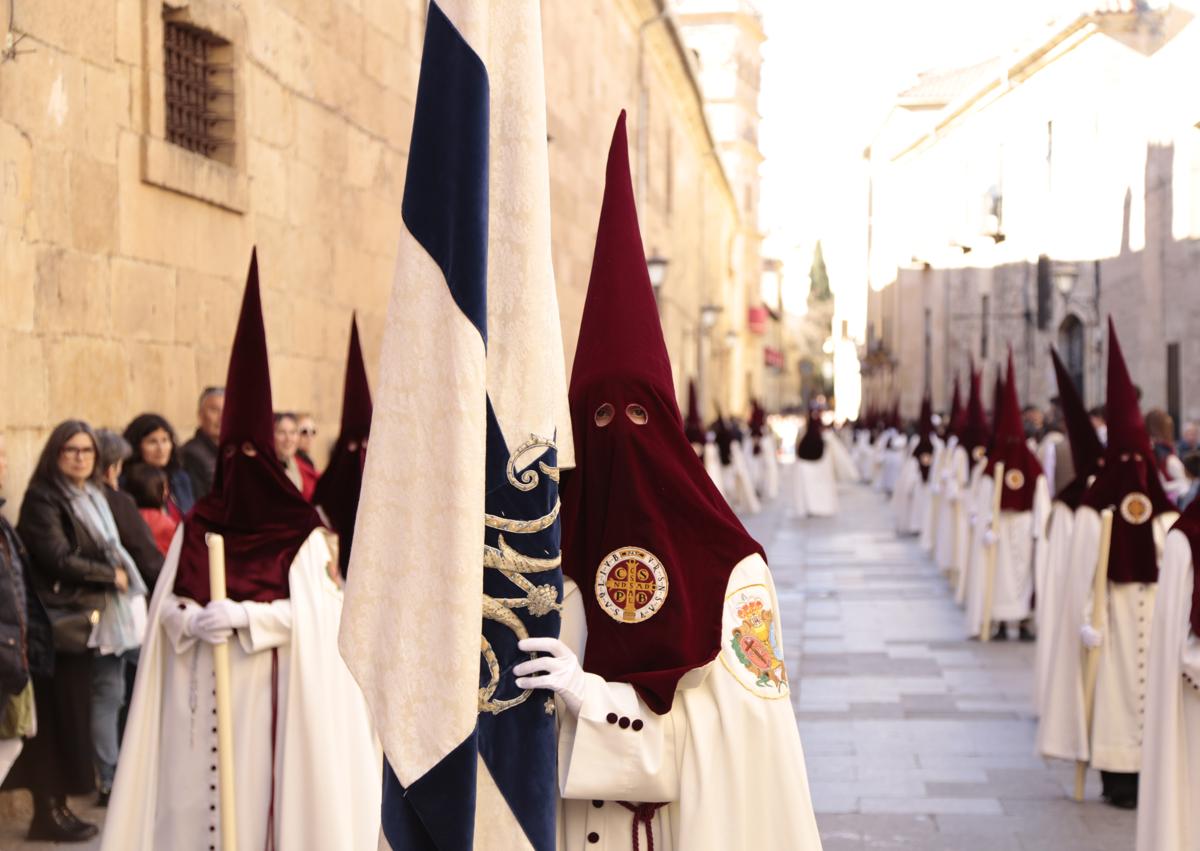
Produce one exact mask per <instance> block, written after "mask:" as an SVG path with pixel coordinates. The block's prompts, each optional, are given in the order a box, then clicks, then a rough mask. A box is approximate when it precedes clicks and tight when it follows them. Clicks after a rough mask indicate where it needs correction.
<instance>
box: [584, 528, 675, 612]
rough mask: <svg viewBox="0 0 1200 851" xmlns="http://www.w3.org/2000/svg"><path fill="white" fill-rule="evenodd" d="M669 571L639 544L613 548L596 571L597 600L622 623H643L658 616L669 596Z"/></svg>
mask: <svg viewBox="0 0 1200 851" xmlns="http://www.w3.org/2000/svg"><path fill="white" fill-rule="evenodd" d="M667 588H668V582H667V570H666V568H664V567H663V566H662V562H660V561H659V560H658V558H657V557H656V556H654V555H653V554H652V553H648V552H646V551H645V550H643V549H641V548H639V547H621V548H620V549H618V550H613V551H612V552H611V553H609V554H608V555H606V556H605V557H604V560H603V561H601V562H600V567H599V569H598V570H597V571H596V601H597V602H598V603H599V604H600V608H602V609H604V612H605V614H607V615H608V616H609V617H610V618H612V619H613V620H615V621H617V622H619V623H641V622H642V621H644V620H648V619H650V618H652V617H654V615H656V614H657V613H658V611H659V609H661V608H662V605H663V603H664V602H666V599H667Z"/></svg>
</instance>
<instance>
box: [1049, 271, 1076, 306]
mask: <svg viewBox="0 0 1200 851" xmlns="http://www.w3.org/2000/svg"><path fill="white" fill-rule="evenodd" d="M1078 279H1079V269H1078V268H1077V267H1076V266H1075V264H1074V263H1055V264H1054V288H1055V289H1056V290H1058V294H1059V295H1061V296H1062V297H1063V298H1064V299H1069V298H1070V297H1071V290H1073V289H1074V288H1075V281H1077V280H1078Z"/></svg>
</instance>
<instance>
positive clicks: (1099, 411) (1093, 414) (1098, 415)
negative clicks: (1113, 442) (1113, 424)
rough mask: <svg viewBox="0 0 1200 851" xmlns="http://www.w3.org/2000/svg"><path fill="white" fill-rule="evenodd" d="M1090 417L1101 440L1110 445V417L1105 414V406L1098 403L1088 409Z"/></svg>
mask: <svg viewBox="0 0 1200 851" xmlns="http://www.w3.org/2000/svg"><path fill="white" fill-rule="evenodd" d="M1088 418H1089V419H1090V420H1091V421H1092V428H1094V429H1095V430H1096V436H1097V437H1099V438H1100V442H1101V443H1103V444H1104V445H1105V446H1108V417H1107V416H1106V415H1105V412H1104V406H1103V405H1097V406H1096V407H1094V408H1092V409H1091V410H1090V411H1088Z"/></svg>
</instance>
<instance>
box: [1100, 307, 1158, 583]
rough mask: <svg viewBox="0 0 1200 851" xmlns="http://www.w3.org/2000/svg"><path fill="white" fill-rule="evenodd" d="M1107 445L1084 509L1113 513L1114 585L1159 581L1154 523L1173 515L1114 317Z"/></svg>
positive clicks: (1111, 571)
mask: <svg viewBox="0 0 1200 851" xmlns="http://www.w3.org/2000/svg"><path fill="white" fill-rule="evenodd" d="M1104 411H1105V417H1106V420H1107V422H1108V446H1107V447H1105V450H1104V466H1103V468H1102V469H1100V470H1099V471H1098V473H1097V475H1096V480H1095V481H1094V482H1092V486H1091V487H1090V488H1088V489H1087V490H1086V491H1085V492H1084V494H1083V499H1082V500H1081V503H1082V504H1083V505H1086V506H1089V507H1090V508H1094V509H1096V510H1097V511H1101V510H1103V509H1105V508H1112V509H1114V510H1113V529H1112V542H1111V544H1110V546H1109V557H1108V579H1109V581H1110V582H1157V581H1158V549H1157V546H1156V545H1155V542H1154V524H1153V523H1152V522H1151V521H1152V520H1153V519H1154V518H1155V517H1158V516H1159V515H1160V514H1165V513H1167V512H1170V511H1175V510H1176V508H1175V505H1174V504H1173V503H1172V502H1171V501H1170V500H1169V499H1167V495H1166V493H1165V492H1164V491H1163V487H1162V481H1161V480H1160V479H1159V478H1158V467H1157V466H1156V464H1155V461H1154V450H1153V449H1151V448H1150V436H1149V434H1147V433H1146V424H1145V422H1143V420H1142V413H1141V411H1140V410H1139V409H1138V400H1137V391H1136V390H1135V389H1134V386H1133V381H1132V380H1131V379H1130V377H1129V369H1128V368H1127V367H1126V366H1125V356H1124V355H1123V354H1122V352H1121V343H1120V341H1119V340H1118V339H1117V329H1116V326H1115V325H1114V324H1113V321H1112V318H1111V317H1109V320H1108V392H1107V397H1106V399H1105V402H1104Z"/></svg>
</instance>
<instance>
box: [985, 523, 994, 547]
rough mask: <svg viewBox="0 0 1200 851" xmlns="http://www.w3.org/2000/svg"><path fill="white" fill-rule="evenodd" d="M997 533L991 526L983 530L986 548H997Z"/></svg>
mask: <svg viewBox="0 0 1200 851" xmlns="http://www.w3.org/2000/svg"><path fill="white" fill-rule="evenodd" d="M996 540H997V539H996V532H995V530H994V529H992V527H991V526H988V527H987V528H986V529H984V530H983V545H984V546H985V547H994V546H996Z"/></svg>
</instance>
